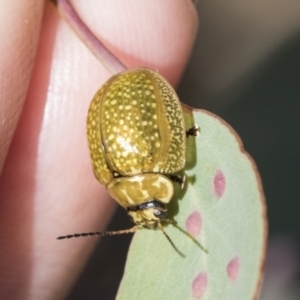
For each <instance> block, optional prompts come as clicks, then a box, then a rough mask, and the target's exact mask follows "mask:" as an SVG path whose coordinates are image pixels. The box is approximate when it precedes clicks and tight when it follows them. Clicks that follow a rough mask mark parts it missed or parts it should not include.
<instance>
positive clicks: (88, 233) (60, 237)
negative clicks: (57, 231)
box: [56, 225, 138, 240]
mask: <svg viewBox="0 0 300 300" xmlns="http://www.w3.org/2000/svg"><path fill="white" fill-rule="evenodd" d="M137 229H138V227H137V226H136V225H135V226H133V227H132V228H129V229H125V230H117V231H102V232H99V231H94V232H82V233H74V234H68V235H62V236H59V237H57V238H56V239H57V240H64V239H72V238H78V237H87V236H88V237H91V236H99V235H101V236H106V235H117V234H128V233H134V232H136V231H137Z"/></svg>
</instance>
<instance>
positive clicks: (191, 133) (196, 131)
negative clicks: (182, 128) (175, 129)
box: [186, 124, 200, 137]
mask: <svg viewBox="0 0 300 300" xmlns="http://www.w3.org/2000/svg"><path fill="white" fill-rule="evenodd" d="M199 133H200V127H199V126H198V125H197V124H195V125H194V126H193V127H191V128H190V129H188V130H187V131H186V137H188V136H199Z"/></svg>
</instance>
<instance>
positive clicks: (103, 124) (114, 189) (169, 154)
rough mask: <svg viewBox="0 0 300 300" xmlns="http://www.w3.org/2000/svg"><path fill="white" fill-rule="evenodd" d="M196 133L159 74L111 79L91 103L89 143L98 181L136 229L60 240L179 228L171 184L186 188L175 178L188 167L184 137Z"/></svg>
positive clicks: (139, 73)
mask: <svg viewBox="0 0 300 300" xmlns="http://www.w3.org/2000/svg"><path fill="white" fill-rule="evenodd" d="M198 131H199V129H198V127H197V125H195V126H194V127H193V128H191V129H190V130H188V131H186V129H185V123H184V118H183V112H182V108H181V104H180V101H179V99H178V97H177V95H176V93H175V91H174V90H173V88H172V87H171V85H170V84H169V83H168V82H167V81H166V80H165V79H164V78H163V77H162V76H160V75H159V74H157V73H156V72H154V71H152V70H150V69H146V68H136V69H130V70H127V71H125V72H122V73H120V74H117V75H115V76H113V77H111V78H110V79H109V80H108V81H107V82H106V83H105V84H104V85H103V86H102V87H101V89H100V90H99V91H98V92H97V93H96V95H95V96H94V98H93V100H92V102H91V105H90V108H89V112H88V117H87V136H88V144H89V149H90V154H91V159H92V165H93V170H94V174H95V176H96V178H97V179H98V180H99V181H100V183H102V184H103V185H105V187H106V188H107V190H108V192H109V194H110V195H111V196H112V197H113V198H114V199H115V200H116V201H117V202H118V203H119V204H120V205H121V206H123V207H124V208H125V209H127V212H128V214H129V216H130V217H131V218H132V220H133V222H134V223H135V226H134V227H133V228H131V229H128V230H121V231H113V232H102V233H100V232H91V233H83V234H75V235H68V236H63V237H60V238H71V237H77V236H85V235H89V236H91V235H99V234H101V235H107V234H110V235H111V234H121V233H129V232H134V231H136V229H137V228H138V226H144V227H146V228H149V229H156V228H159V229H161V230H162V231H163V232H164V230H163V227H162V225H161V222H166V223H173V224H175V221H173V220H170V219H167V209H166V204H167V203H169V202H170V200H171V198H172V196H173V193H174V186H173V182H178V183H180V184H182V185H183V183H184V178H181V177H180V176H178V175H176V173H177V172H178V171H180V170H182V169H183V168H184V166H185V153H186V137H187V136H188V135H194V136H196V135H197V134H198ZM164 233H165V232H164ZM171 243H172V242H171ZM174 247H175V246H174Z"/></svg>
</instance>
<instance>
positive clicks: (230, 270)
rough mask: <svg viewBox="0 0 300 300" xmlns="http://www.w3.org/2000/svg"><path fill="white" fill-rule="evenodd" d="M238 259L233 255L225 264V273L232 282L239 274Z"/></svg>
mask: <svg viewBox="0 0 300 300" xmlns="http://www.w3.org/2000/svg"><path fill="white" fill-rule="evenodd" d="M239 270H240V259H239V258H238V257H237V256H235V257H234V258H233V259H232V260H231V261H230V262H229V263H228V265H227V275H228V277H229V278H230V280H231V282H232V283H235V282H236V280H237V277H238V275H239Z"/></svg>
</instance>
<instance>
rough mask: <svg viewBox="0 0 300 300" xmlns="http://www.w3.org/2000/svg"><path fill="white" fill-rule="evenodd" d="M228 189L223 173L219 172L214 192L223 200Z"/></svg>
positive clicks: (215, 180) (215, 179) (216, 176)
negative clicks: (226, 188)
mask: <svg viewBox="0 0 300 300" xmlns="http://www.w3.org/2000/svg"><path fill="white" fill-rule="evenodd" d="M225 187H226V180H225V176H224V174H223V172H222V171H221V170H218V171H217V172H216V174H215V178H214V192H215V196H216V197H217V198H221V197H222V196H223V194H224V191H225Z"/></svg>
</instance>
